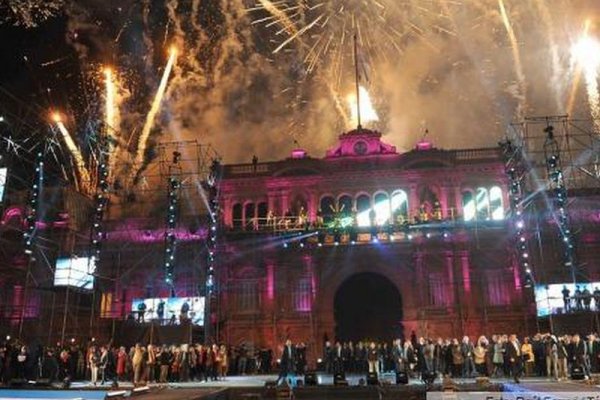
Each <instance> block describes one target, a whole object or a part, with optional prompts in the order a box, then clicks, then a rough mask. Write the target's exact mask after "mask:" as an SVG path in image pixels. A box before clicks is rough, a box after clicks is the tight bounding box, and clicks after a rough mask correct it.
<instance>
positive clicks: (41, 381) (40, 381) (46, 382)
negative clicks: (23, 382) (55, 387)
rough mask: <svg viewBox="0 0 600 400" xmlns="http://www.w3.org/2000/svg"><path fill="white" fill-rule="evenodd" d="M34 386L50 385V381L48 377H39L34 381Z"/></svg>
mask: <svg viewBox="0 0 600 400" xmlns="http://www.w3.org/2000/svg"><path fill="white" fill-rule="evenodd" d="M35 386H37V387H51V386H52V382H51V381H50V379H48V378H40V379H38V380H37V381H35Z"/></svg>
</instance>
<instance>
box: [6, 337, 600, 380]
mask: <svg viewBox="0 0 600 400" xmlns="http://www.w3.org/2000/svg"><path fill="white" fill-rule="evenodd" d="M274 356H277V357H278V358H275V357H274ZM317 367H318V368H319V367H320V368H321V369H322V370H323V371H324V372H326V373H329V374H340V373H342V374H345V373H355V374H366V373H367V372H374V373H377V374H379V373H386V372H404V373H406V374H407V375H408V376H409V377H413V378H419V377H423V376H424V375H425V374H427V375H428V376H439V375H442V376H448V377H453V378H473V377H478V376H487V377H494V378H501V377H503V378H512V379H514V380H515V381H517V382H518V381H519V378H520V377H521V376H523V375H525V376H537V377H548V378H553V379H555V380H562V379H567V378H569V377H571V374H572V372H573V371H574V370H575V369H578V370H580V371H581V372H582V374H583V375H584V377H589V376H590V374H592V373H598V372H600V340H599V339H598V337H597V335H596V334H589V335H587V336H586V337H581V336H580V335H578V334H574V335H564V336H560V337H557V336H555V335H552V334H536V335H534V336H532V337H524V338H523V339H522V341H520V340H519V339H517V337H516V335H493V336H492V337H491V338H490V339H488V338H486V337H485V336H480V337H479V338H477V340H475V341H472V340H471V338H469V337H468V336H465V337H463V338H462V339H461V340H459V339H457V338H453V339H449V338H447V339H443V338H437V339H432V338H424V337H420V338H417V337H416V335H415V334H414V333H413V334H412V335H411V337H410V338H409V339H407V340H401V339H397V340H394V341H393V342H392V343H375V342H358V343H356V344H354V343H352V342H345V343H341V342H335V343H331V342H329V341H327V342H326V343H325V345H324V349H323V354H322V358H320V359H319V360H318V363H317ZM273 368H278V370H279V378H280V380H281V379H285V378H286V377H288V376H289V375H290V374H298V375H302V374H304V373H306V372H307V370H308V369H309V365H308V362H307V347H306V345H305V344H304V343H299V344H296V345H294V344H292V341H291V340H287V341H286V342H285V344H283V346H282V348H280V349H279V350H278V351H277V352H275V353H274V352H273V351H272V350H270V349H266V348H265V349H261V350H257V351H255V350H254V349H253V348H251V347H248V346H246V345H241V346H238V347H228V346H225V345H217V344H211V345H201V344H195V345H188V344H182V345H179V346H176V345H171V346H167V345H162V346H158V345H152V344H148V345H147V346H144V345H141V344H136V345H135V346H133V347H131V348H129V349H126V348H125V347H114V346H112V344H106V345H98V344H96V343H94V342H92V343H91V344H89V345H88V346H85V347H80V346H76V345H74V344H73V345H68V346H57V347H55V348H43V347H41V346H36V347H34V348H32V349H30V348H28V347H27V346H26V345H24V344H22V343H19V342H17V341H13V342H11V343H6V344H5V345H3V346H1V347H0V378H1V379H2V382H4V383H8V382H9V381H10V380H11V379H26V380H37V379H40V378H45V379H48V380H50V381H56V380H62V381H74V380H90V381H91V383H92V384H93V385H96V384H98V383H104V382H112V383H113V384H117V383H118V382H119V381H130V382H133V383H134V384H135V385H140V384H146V383H163V384H165V383H168V382H187V381H209V380H211V381H217V380H222V379H226V377H227V376H230V375H245V374H270V373H271V372H272V371H273Z"/></svg>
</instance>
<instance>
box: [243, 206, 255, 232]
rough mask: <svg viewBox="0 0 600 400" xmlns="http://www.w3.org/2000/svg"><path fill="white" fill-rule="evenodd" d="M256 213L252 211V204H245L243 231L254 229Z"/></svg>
mask: <svg viewBox="0 0 600 400" xmlns="http://www.w3.org/2000/svg"><path fill="white" fill-rule="evenodd" d="M254 217H256V213H255V209H254V203H247V204H246V206H245V207H244V223H245V229H254V224H255V222H256V221H255V219H254Z"/></svg>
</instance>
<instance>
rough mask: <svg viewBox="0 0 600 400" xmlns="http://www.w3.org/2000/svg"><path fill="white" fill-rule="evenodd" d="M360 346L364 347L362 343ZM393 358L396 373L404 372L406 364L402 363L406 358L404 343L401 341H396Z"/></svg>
mask: <svg viewBox="0 0 600 400" xmlns="http://www.w3.org/2000/svg"><path fill="white" fill-rule="evenodd" d="M359 345H362V343H359ZM392 357H393V359H394V371H395V372H396V373H398V372H400V371H404V364H403V362H402V360H403V358H404V349H403V348H402V341H401V340H400V339H396V340H394V344H393V346H392Z"/></svg>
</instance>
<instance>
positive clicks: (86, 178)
mask: <svg viewBox="0 0 600 400" xmlns="http://www.w3.org/2000/svg"><path fill="white" fill-rule="evenodd" d="M52 120H53V121H54V123H55V124H56V127H57V128H58V130H59V131H60V133H61V134H62V136H63V140H64V141H65V144H66V145H67V148H68V149H69V151H70V152H71V155H72V156H73V158H74V159H75V167H76V168H77V174H78V176H79V179H80V180H81V182H80V187H81V188H82V189H83V191H84V192H86V193H87V192H88V189H89V188H90V184H91V181H90V174H89V172H88V170H87V167H86V166H85V161H84V160H83V155H82V154H81V152H80V151H79V148H78V147H77V145H76V144H75V141H74V140H73V138H72V137H71V135H70V134H69V131H68V130H67V127H66V126H65V124H64V123H63V121H62V117H61V115H60V114H59V113H54V114H53V115H52Z"/></svg>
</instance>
